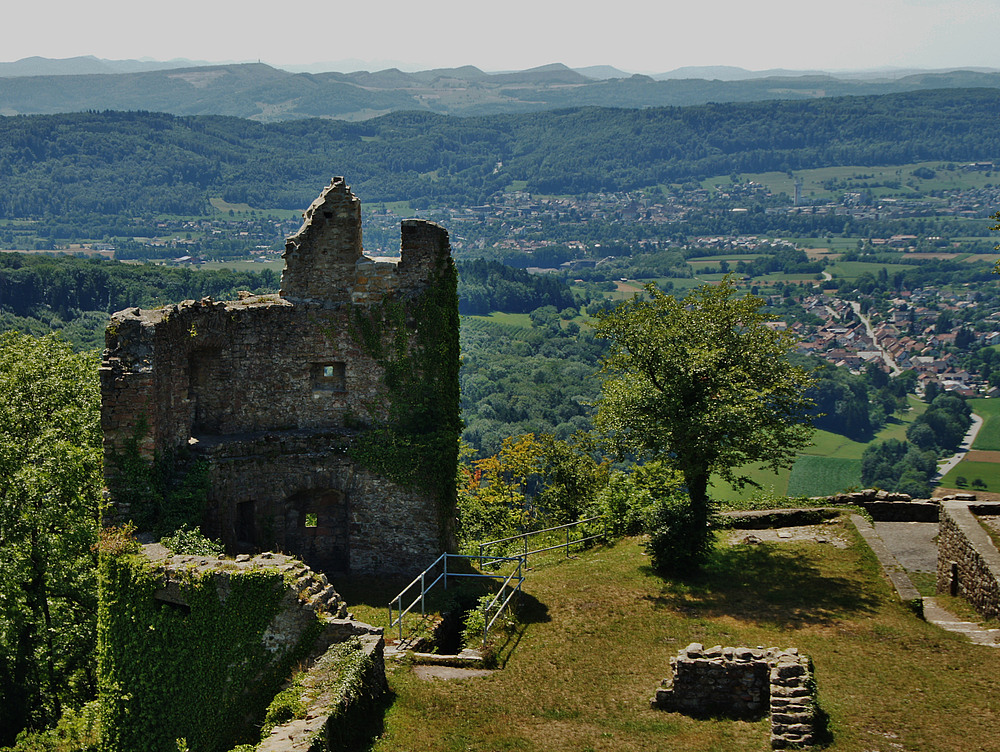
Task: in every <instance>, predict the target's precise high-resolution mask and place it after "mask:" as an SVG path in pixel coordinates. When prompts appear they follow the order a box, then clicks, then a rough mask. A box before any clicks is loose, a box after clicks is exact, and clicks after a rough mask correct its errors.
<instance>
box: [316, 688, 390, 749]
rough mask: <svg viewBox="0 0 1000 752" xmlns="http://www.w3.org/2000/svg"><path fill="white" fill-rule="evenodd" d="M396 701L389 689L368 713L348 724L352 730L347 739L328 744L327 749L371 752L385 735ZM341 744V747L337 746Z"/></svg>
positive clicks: (367, 708)
mask: <svg viewBox="0 0 1000 752" xmlns="http://www.w3.org/2000/svg"><path fill="white" fill-rule="evenodd" d="M395 701H396V693H395V692H393V691H392V690H391V689H387V690H386V691H385V692H384V693H383V694H382V696H381V697H379V698H377V699H376V700H374V702H372V703H371V704H370V705H368V706H367V707H366V712H363V713H359V714H357V716H356V717H355V718H353V719H352V722H351V724H347V725H348V728H349V729H350V733H349V735H347V737H346V738H341V739H334V740H333V742H334V743H333V744H330V743H329V742H328V746H327V747H326V749H342V750H344V752H371V750H372V749H374V748H375V745H376V743H377V742H378V740H379V738H381V736H382V734H384V733H385V716H386V714H387V713H388V712H389V708H391V707H392V704H393V703H394V702H395ZM337 744H339V745H340V746H336V745H337Z"/></svg>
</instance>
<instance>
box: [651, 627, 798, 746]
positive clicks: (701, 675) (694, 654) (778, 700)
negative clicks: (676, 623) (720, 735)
mask: <svg viewBox="0 0 1000 752" xmlns="http://www.w3.org/2000/svg"><path fill="white" fill-rule="evenodd" d="M670 668H671V672H672V675H671V677H670V678H668V679H664V680H663V685H662V686H661V687H660V688H659V689H657V690H656V696H655V697H654V698H653V699H652V701H651V702H650V705H651V706H652V707H653V708H658V709H660V710H667V711H673V712H679V713H687V714H689V715H695V716H699V715H721V716H728V717H732V718H759V717H760V716H762V715H764V714H765V712H769V713H770V717H771V747H772V749H785V748H789V747H804V746H810V745H812V744H813V743H815V740H816V719H817V712H816V695H815V681H814V680H813V671H812V662H811V661H810V660H809V658H807V657H806V656H804V655H800V654H799V651H798V650H796V649H795V648H789V649H788V650H779V649H778V648H745V647H742V648H733V647H725V648H724V647H722V646H721V645H716V646H715V647H712V648H708V649H705V648H704V647H703V646H702V645H700V644H699V643H696V642H694V643H691V644H690V645H688V646H687V647H686V648H684V649H683V650H681V651H680V652H679V653H678V654H677V656H676V657H674V658H671V659H670Z"/></svg>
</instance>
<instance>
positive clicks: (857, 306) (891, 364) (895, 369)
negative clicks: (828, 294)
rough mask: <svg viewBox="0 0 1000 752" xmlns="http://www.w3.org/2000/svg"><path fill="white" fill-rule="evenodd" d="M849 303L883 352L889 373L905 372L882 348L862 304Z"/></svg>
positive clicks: (876, 345)
mask: <svg viewBox="0 0 1000 752" xmlns="http://www.w3.org/2000/svg"><path fill="white" fill-rule="evenodd" d="M849 303H850V304H851V308H852V310H853V311H854V313H856V314H857V316H858V318H859V319H861V323H862V324H864V325H865V331H866V332H868V336H869V337H870V338H871V341H872V343H873V344H874V345H875V347H877V348H878V351H879V352H880V353H882V360H883V361H885V365H886V367H888V369H889V375H890V376H899V374H901V373H902V372H903V369H902V368H900V367H899V366H898V365H897V364H896V361H895V360H893V359H892V356H891V355H889V353H887V352H886V351H885V350H884V349H882V346H881V345H880V344H879V343H878V340H877V339H875V330H874V329H872V322H871V321H869V320H868V317H867V316H865V315H864V314H862V313H861V304H860V303H856V302H855V301H853V300H851V301H849Z"/></svg>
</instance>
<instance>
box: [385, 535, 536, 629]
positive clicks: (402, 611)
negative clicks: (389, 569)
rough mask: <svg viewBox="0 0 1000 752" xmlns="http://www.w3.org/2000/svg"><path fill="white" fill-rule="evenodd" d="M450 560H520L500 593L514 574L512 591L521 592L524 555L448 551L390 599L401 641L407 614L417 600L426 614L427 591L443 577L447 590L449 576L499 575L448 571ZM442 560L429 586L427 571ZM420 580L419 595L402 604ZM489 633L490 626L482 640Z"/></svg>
mask: <svg viewBox="0 0 1000 752" xmlns="http://www.w3.org/2000/svg"><path fill="white" fill-rule="evenodd" d="M449 559H467V560H478V561H479V563H480V566H482V563H483V561H484V560H486V559H488V560H489V561H490V562H507V561H512V562H517V567H516V568H515V569H514V571H513V572H511V574H510V575H508V576H507V578H506V579H505V580H504V583H503V585H501V590H500V592H501V593H502V592H503V589H504V588H505V587H506V586H507V584H508V583H509V582H510V581H511V579H512V578H513V577H515V575H516V577H517V586H516V588H514V591H513V592H520V591H521V584H522V583H523V582H524V574H523V567H524V558H523V557H520V556H486V555H483V554H480V555H479V556H475V555H471V554H449V553H443V554H441V555H440V556H439V557H438V558H437V559H435V560H434V563H432V564H431V565H430V566H429V567H427V569H425V570H424V571H423V572H421V573H420V574H419V575H417V576H416V577H415V578H414V579H413V582H411V583H410V584H409V585H407V586H406V587H405V588H403V589H402V590H401V591H400V592H399V595H397V596H396V597H395V598H393V599H392V600H391V601H389V628H390V629H392V628H393V627H395V626H397V625H398V627H399V640H400V642H402V640H403V617H404V616H406V615H407V614H408V613H410V612H411V611H413V610H414V608H415V607H416V605H417V603H419V604H420V615H421V617H424V616H426V615H427V609H426V598H427V593H428V592H429V591H430V590H431V588H433V587H434V586H435V585H437V584H438V583H439V582H441V581H442V580H444V588H445V590H447V589H448V577H449V576H451V577H473V578H476V577H479V578H486V579H490V580H495V579H496V575H490V574H470V573H466V572H454V571H452V572H449V571H448V560H449ZM442 562H443V568H442V572H441V573H440V574H439V575H437V577H435V578H434V580H433V581H432V582H431V583H430V584H429V585H428V584H427V576H428V573H430V572H431V571H432V570H433V569H434V568H435V567H436V566H437V565H438V564H441V563H442ZM417 583H420V592H419V594H417V596H416V597H415V598H414V599H413V600H412V601H411V602H410V604H409V605H408V606H406V607H405V608H404V607H403V597H404V596H405V595H406V593H407V592H408V591H409V590H410V589H411V588H413V587H414V586H415V585H416V584H417ZM513 592H512V594H511V596H512V595H513ZM498 596H499V594H498ZM511 596H508V597H507V599H506V600H505V601H504V603H503V604H502V605H501V606H500V609H499V610H498V611H497V616H499V614H500V613H501V612H502V611H503V609H504V607H506V605H507V603H509V602H510V598H511ZM495 602H496V598H494V600H493V601H491V604H490V606H491V607H492V604H493V603H495ZM393 613H396V614H397V616H396V617H395V618H393ZM495 620H496V616H494V617H493V621H495ZM493 621H491V622H490V624H491V625H492V623H493ZM488 632H489V626H487V628H486V630H485V633H484V635H483V640H484V641H485V640H486V633H488Z"/></svg>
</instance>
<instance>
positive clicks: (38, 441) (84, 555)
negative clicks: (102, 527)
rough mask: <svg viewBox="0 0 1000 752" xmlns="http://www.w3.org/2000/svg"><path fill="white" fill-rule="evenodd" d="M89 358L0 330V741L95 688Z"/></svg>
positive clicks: (94, 448)
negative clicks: (3, 332) (0, 333)
mask: <svg viewBox="0 0 1000 752" xmlns="http://www.w3.org/2000/svg"><path fill="white" fill-rule="evenodd" d="M99 405H100V397H99V393H98V380H97V363H96V359H95V358H94V356H93V355H92V354H76V353H74V352H73V351H72V349H71V348H70V346H69V345H67V344H66V343H64V342H62V341H61V340H59V339H58V338H57V337H55V336H52V335H50V336H46V337H43V338H40V339H35V338H33V337H29V336H26V335H21V334H17V333H10V332H8V333H6V334H3V335H0V745H2V744H4V743H9V742H11V741H12V739H11V738H10V737H11V736H12V735H13V734H16V733H17V731H18V730H19V729H21V728H23V727H25V726H29V727H33V728H41V727H44V726H45V725H48V724H50V723H52V722H53V721H55V720H56V719H57V718H58V716H59V714H60V711H61V709H62V706H63V704H65V703H77V702H82V701H83V700H85V699H89V697H90V696H91V695H92V693H93V691H94V676H93V651H94V624H95V616H96V607H97V603H96V600H97V592H96V590H97V589H96V578H95V574H94V572H95V564H96V554H95V552H94V550H93V545H94V543H95V542H96V540H97V530H98V526H99V522H100V509H99V500H100V489H101V482H102V477H101V428H100V410H99Z"/></svg>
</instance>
